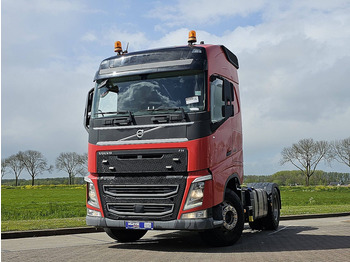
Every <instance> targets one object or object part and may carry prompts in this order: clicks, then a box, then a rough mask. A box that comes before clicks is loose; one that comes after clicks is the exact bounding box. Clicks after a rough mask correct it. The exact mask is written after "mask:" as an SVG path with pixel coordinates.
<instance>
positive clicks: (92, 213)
mask: <svg viewBox="0 0 350 262" xmlns="http://www.w3.org/2000/svg"><path fill="white" fill-rule="evenodd" d="M87 215H88V216H91V217H101V212H99V211H96V210H93V209H90V208H87Z"/></svg>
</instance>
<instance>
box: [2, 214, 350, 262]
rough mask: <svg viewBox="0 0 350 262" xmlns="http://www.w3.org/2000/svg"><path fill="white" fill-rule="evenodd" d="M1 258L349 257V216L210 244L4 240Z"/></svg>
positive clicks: (166, 235) (167, 235) (177, 237)
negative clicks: (232, 242)
mask: <svg viewBox="0 0 350 262" xmlns="http://www.w3.org/2000/svg"><path fill="white" fill-rule="evenodd" d="M1 258H2V261H26V262H29V261H74V262H78V261H101V262H102V261H103V262H104V261H128V262H129V261H132V262H137V261H143V262H144V261H201V262H202V261H211V262H212V261H220V262H221V261H240V262H241V261H253V262H258V261H264V262H266V261H283V262H287V261H318V262H319V261H327V262H328V261H350V216H345V217H331V218H319V219H305V220H287V221H281V223H280V227H279V229H278V230H277V231H252V230H250V229H249V228H248V227H246V229H245V230H244V232H243V235H242V237H241V239H240V240H239V241H238V242H237V243H236V244H235V245H233V246H230V247H223V248H211V247H208V246H206V245H205V244H204V243H203V242H202V241H201V239H200V238H199V237H198V235H197V234H196V233H195V232H182V231H152V232H148V233H147V234H146V235H145V236H144V237H143V238H142V239H141V240H140V241H138V242H135V243H126V244H121V243H118V242H116V241H114V240H112V239H111V238H109V237H108V236H107V235H106V234H105V233H87V234H75V235H64V236H49V237H36V238H20V239H4V240H1Z"/></svg>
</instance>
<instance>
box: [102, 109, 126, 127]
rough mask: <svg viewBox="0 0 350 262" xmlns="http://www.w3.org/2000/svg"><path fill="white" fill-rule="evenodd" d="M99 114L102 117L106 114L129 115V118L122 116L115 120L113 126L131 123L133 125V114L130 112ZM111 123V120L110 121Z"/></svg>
mask: <svg viewBox="0 0 350 262" xmlns="http://www.w3.org/2000/svg"><path fill="white" fill-rule="evenodd" d="M97 114H102V116H104V114H116V115H118V114H128V115H127V116H120V117H118V118H115V119H113V124H114V125H128V124H130V123H132V122H133V121H132V117H133V115H132V113H131V112H130V111H111V112H102V111H101V112H98V113H97ZM108 121H109V122H108V123H110V120H108Z"/></svg>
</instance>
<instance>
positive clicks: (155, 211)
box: [107, 203, 174, 216]
mask: <svg viewBox="0 0 350 262" xmlns="http://www.w3.org/2000/svg"><path fill="white" fill-rule="evenodd" d="M107 209H108V211H109V212H111V213H114V214H116V215H122V216H164V215H168V214H170V213H172V212H173V210H174V204H126V203H125V204H117V203H109V204H107Z"/></svg>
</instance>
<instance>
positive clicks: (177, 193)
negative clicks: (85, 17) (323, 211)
mask: <svg viewBox="0 0 350 262" xmlns="http://www.w3.org/2000/svg"><path fill="white" fill-rule="evenodd" d="M195 43H196V33H195V31H191V32H190V33H189V39H188V45H185V46H177V47H168V48H159V49H153V50H146V51H139V52H130V53H128V52H127V51H123V50H122V47H121V43H120V42H119V41H118V42H116V43H115V51H116V52H117V55H115V56H113V57H110V58H107V59H105V60H103V61H102V62H101V64H100V66H99V69H98V71H97V73H96V75H95V78H94V83H95V86H94V88H93V89H91V90H90V91H89V92H88V96H87V102H86V108H85V117H84V126H85V128H86V130H87V131H88V134H89V143H88V170H89V176H87V177H85V181H86V182H87V202H86V206H87V216H86V222H87V225H90V226H95V227H102V228H104V230H105V231H106V233H107V234H108V235H109V236H110V237H112V238H114V239H116V240H118V241H120V242H131V241H136V240H138V239H140V238H141V237H142V236H144V235H145V234H146V232H147V230H166V229H169V230H196V231H198V232H199V234H200V235H201V237H202V238H203V239H204V240H205V241H206V242H207V243H209V244H210V245H214V246H225V245H232V244H233V243H235V242H236V241H237V240H238V239H239V238H240V236H241V234H242V231H243V228H244V223H245V222H247V223H249V225H250V226H251V228H253V229H258V230H262V229H270V230H274V229H276V228H277V227H278V224H279V217H280V208H281V201H280V191H279V188H278V186H277V185H276V184H273V183H255V184H248V185H243V151H242V120H241V101H240V95H239V83H238V75H237V70H238V68H239V64H238V59H237V57H236V55H234V54H233V53H232V52H231V51H230V50H229V49H227V48H226V47H225V46H223V45H210V44H204V43H203V42H201V43H200V44H198V45H197V44H195Z"/></svg>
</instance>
